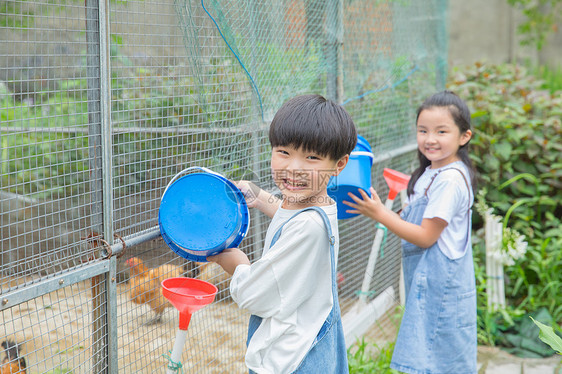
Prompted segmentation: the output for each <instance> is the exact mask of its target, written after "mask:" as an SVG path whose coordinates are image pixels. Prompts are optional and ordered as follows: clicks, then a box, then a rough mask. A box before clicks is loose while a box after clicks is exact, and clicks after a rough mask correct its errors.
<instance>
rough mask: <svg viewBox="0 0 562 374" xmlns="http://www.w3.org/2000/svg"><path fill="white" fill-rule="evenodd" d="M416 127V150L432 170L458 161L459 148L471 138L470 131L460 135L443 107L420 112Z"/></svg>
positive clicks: (449, 114)
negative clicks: (428, 162) (427, 161)
mask: <svg viewBox="0 0 562 374" xmlns="http://www.w3.org/2000/svg"><path fill="white" fill-rule="evenodd" d="M416 127H417V140H418V149H419V150H420V152H421V153H422V154H423V155H424V156H425V157H426V158H427V159H428V160H429V161H431V168H432V169H437V168H440V167H443V166H445V165H448V164H450V163H451V162H454V161H458V160H460V158H459V157H458V155H457V152H458V150H459V147H460V146H462V145H464V144H466V143H467V142H468V141H469V140H470V138H471V136H472V131H470V130H467V131H466V132H464V133H462V134H461V133H460V129H459V127H458V126H457V125H456V124H455V122H454V120H453V117H452V116H451V113H450V112H449V109H447V108H444V107H433V108H428V109H424V110H422V112H421V113H420V115H419V117H418V123H417V125H416Z"/></svg>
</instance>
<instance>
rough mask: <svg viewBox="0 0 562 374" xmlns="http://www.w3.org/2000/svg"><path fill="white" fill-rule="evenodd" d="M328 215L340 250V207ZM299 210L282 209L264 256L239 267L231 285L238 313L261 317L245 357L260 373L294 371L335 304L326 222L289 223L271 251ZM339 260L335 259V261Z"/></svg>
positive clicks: (309, 218)
mask: <svg viewBox="0 0 562 374" xmlns="http://www.w3.org/2000/svg"><path fill="white" fill-rule="evenodd" d="M321 208H322V209H323V210H324V212H326V214H327V215H328V218H329V220H330V224H331V226H332V235H333V236H335V238H336V242H335V245H334V249H335V252H334V254H335V256H336V259H337V254H338V248H339V235H338V221H337V207H336V204H333V205H330V206H324V207H321ZM296 212H297V211H296V210H287V209H283V208H281V207H280V208H279V209H278V210H277V212H276V213H275V215H274V216H273V219H272V221H271V224H270V225H269V228H268V230H267V235H266V237H265V248H264V252H263V255H262V257H261V258H260V259H259V260H257V261H255V262H254V263H253V264H252V265H239V266H238V267H236V270H235V272H234V274H233V276H232V280H231V282H230V292H231V295H232V299H233V300H234V301H235V302H236V303H237V304H238V306H239V307H240V308H243V309H247V310H248V311H250V313H252V314H255V315H257V316H259V317H262V318H263V320H262V322H261V324H260V326H259V328H258V329H257V330H256V332H255V333H254V335H253V337H252V340H251V341H250V344H249V346H248V350H247V352H246V365H247V366H248V368H250V369H252V370H253V371H255V372H256V373H258V374H261V373H275V374H277V373H290V372H293V371H294V370H296V368H297V366H298V365H299V363H300V362H301V361H302V359H303V358H304V356H305V355H306V353H307V352H308V350H309V349H310V347H311V345H312V343H313V341H314V338H315V337H316V335H317V334H318V332H319V331H320V328H321V327H322V324H323V323H324V321H325V320H326V318H327V317H328V314H329V313H330V311H331V309H332V305H333V299H332V283H331V282H332V279H331V268H330V244H329V241H328V234H327V230H326V227H325V225H324V221H323V220H322V217H321V216H320V215H319V214H318V213H317V212H314V211H306V212H303V213H301V214H299V215H297V216H296V217H295V218H293V219H292V220H290V221H289V222H288V223H287V224H286V225H285V226H284V227H283V230H282V233H281V236H280V237H279V239H278V240H277V242H276V243H275V245H273V246H272V247H270V244H271V240H272V238H273V235H275V233H276V232H277V230H278V228H279V227H280V226H281V225H282V224H283V223H284V222H285V221H287V220H288V219H289V218H291V217H292V216H293V215H294V214H295V213H296ZM336 261H337V260H336Z"/></svg>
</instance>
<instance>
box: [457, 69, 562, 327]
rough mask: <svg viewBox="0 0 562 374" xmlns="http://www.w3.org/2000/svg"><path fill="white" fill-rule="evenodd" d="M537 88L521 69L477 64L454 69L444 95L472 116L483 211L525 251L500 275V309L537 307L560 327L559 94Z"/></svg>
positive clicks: (561, 162)
mask: <svg viewBox="0 0 562 374" xmlns="http://www.w3.org/2000/svg"><path fill="white" fill-rule="evenodd" d="M542 85H543V82H542V81H541V80H539V79H537V78H536V77H535V76H533V75H532V74H530V73H529V72H528V70H527V69H526V68H525V67H523V66H519V65H513V64H504V65H485V64H481V63H477V64H474V65H471V66H467V67H463V68H457V69H455V70H454V71H453V73H452V74H451V77H450V83H449V85H448V88H449V89H451V90H453V91H454V92H456V93H458V94H459V95H460V96H461V97H462V98H463V99H465V100H466V101H467V103H468V105H469V107H470V108H471V110H472V113H473V114H472V117H473V128H474V136H473V140H472V141H471V147H472V148H471V157H472V159H473V161H474V162H475V165H476V167H477V169H478V172H479V175H480V181H479V182H480V183H479V187H480V188H485V189H486V191H487V194H486V196H485V199H486V203H487V204H488V205H489V206H490V207H492V208H493V209H494V213H495V214H498V215H501V216H504V217H505V218H504V219H505V221H504V222H506V224H507V225H508V226H510V227H512V228H513V229H515V230H517V231H518V232H520V233H522V234H523V235H525V237H526V239H527V241H528V243H529V247H528V249H527V253H526V254H525V256H524V257H523V258H522V259H520V260H517V261H515V264H514V265H512V266H508V267H506V269H505V275H506V278H507V279H506V297H507V298H508V300H507V302H508V304H509V306H511V307H516V308H520V309H523V310H524V311H526V312H530V311H533V310H537V309H539V308H540V307H543V306H544V307H546V308H547V309H548V311H549V312H550V314H551V315H552V316H553V317H554V319H555V320H556V321H558V322H560V321H562V295H561V294H560V293H559V292H557V290H558V289H559V288H560V286H561V283H562V282H561V281H560V276H559V275H560V274H562V253H561V251H560V249H561V248H562V221H561V219H560V217H562V91H554V92H551V91H549V90H544V89H543V88H542ZM481 226H482V221H481V218H480V217H479V216H477V215H475V218H474V229H476V230H478V228H479V227H481ZM480 255H482V254H480ZM481 261H482V259H481Z"/></svg>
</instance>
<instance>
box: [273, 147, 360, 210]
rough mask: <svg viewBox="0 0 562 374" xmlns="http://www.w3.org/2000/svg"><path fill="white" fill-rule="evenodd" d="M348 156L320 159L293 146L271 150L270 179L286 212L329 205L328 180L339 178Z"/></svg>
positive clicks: (315, 154) (330, 201)
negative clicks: (280, 195)
mask: <svg viewBox="0 0 562 374" xmlns="http://www.w3.org/2000/svg"><path fill="white" fill-rule="evenodd" d="M348 159H349V155H346V156H344V157H342V158H341V159H340V160H332V159H331V158H330V157H329V156H321V155H319V154H317V153H315V152H311V151H305V150H303V149H302V148H299V149H297V148H294V147H293V146H279V147H273V150H272V154H271V171H272V174H273V180H274V181H275V184H276V185H277V187H279V189H280V190H281V193H282V194H283V205H282V207H283V208H285V209H302V208H307V207H310V206H323V205H330V204H331V203H332V200H331V199H330V197H329V196H328V192H327V189H326V187H327V185H328V182H329V180H330V177H332V176H335V175H338V174H339V173H340V172H341V171H342V170H343V168H344V167H345V165H346V164H347V160H348Z"/></svg>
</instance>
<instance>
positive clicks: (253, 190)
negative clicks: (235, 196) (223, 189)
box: [233, 180, 263, 208]
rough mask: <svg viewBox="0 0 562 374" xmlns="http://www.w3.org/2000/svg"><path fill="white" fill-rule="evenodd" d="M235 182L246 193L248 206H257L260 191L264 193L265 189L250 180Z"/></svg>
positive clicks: (245, 197)
mask: <svg viewBox="0 0 562 374" xmlns="http://www.w3.org/2000/svg"><path fill="white" fill-rule="evenodd" d="M233 183H234V184H235V185H236V187H238V189H239V190H240V191H241V192H242V194H243V195H244V199H245V200H246V205H248V208H256V207H257V205H258V196H259V194H260V193H263V190H262V189H261V188H259V187H258V186H256V185H255V184H254V183H252V182H250V181H245V180H241V181H238V182H233Z"/></svg>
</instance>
